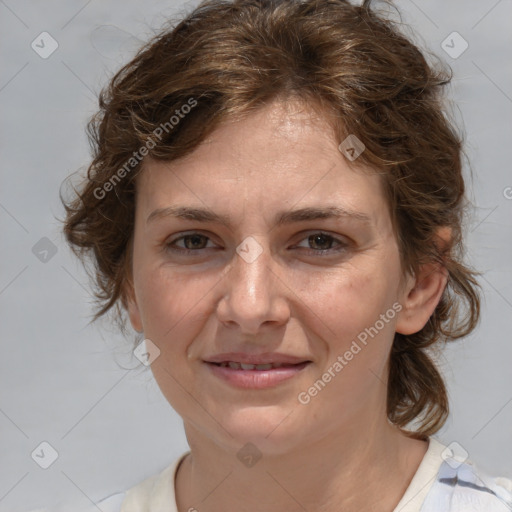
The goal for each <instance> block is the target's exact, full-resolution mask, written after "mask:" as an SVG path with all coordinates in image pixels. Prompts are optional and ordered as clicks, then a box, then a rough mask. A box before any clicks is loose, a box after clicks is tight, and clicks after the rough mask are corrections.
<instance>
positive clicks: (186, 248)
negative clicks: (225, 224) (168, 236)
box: [165, 233, 212, 254]
mask: <svg viewBox="0 0 512 512" xmlns="http://www.w3.org/2000/svg"><path fill="white" fill-rule="evenodd" d="M209 241H210V242H211V240H210V238H209V237H207V236H206V235H203V234H201V233H189V234H187V235H182V236H180V237H178V238H175V239H174V240H171V241H169V242H166V243H165V249H166V250H169V251H174V252H180V253H186V254H189V253H192V252H198V251H199V250H201V249H208V248H210V247H212V246H210V247H207V244H208V242H209ZM178 243H180V244H182V246H179V245H178Z"/></svg>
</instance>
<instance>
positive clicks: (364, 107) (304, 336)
mask: <svg viewBox="0 0 512 512" xmlns="http://www.w3.org/2000/svg"><path fill="white" fill-rule="evenodd" d="M448 82H449V75H448V74H447V73H446V72H445V71H443V70H441V69H435V68H434V67H433V66H430V65H429V64H428V63H427V62H426V60H425V58H424V56H423V55H422V54H421V52H420V51H419V50H418V49H417V48H416V47H415V46H414V45H413V44H412V43H411V42H410V41H408V40H407V39H406V38H405V37H404V36H403V35H401V33H400V32H399V31H398V29H397V27H396V26H394V25H393V23H392V22H390V21H388V20H387V18H386V17H385V16H384V15H383V14H382V15H379V14H378V13H377V12H376V11H374V10H373V9H372V8H371V6H370V2H368V1H365V2H363V5H362V6H354V5H351V4H349V3H348V2H344V1H341V0H336V1H335V0H325V1H315V0H305V1H301V2H299V1H291V0H282V1H256V0H240V1H235V2H234V3H231V2H226V1H222V0H211V1H207V2H205V3H203V4H201V5H200V6H199V7H198V8H197V9H195V10H194V11H193V12H192V13H191V14H190V15H189V16H188V17H187V18H186V19H185V20H183V21H182V22H181V23H179V24H178V25H177V26H176V27H175V28H174V29H171V30H169V31H164V32H162V33H161V34H160V35H159V36H158V37H156V38H155V39H154V40H153V41H151V42H150V43H149V44H148V45H147V46H145V47H144V48H143V49H142V50H141V52H139V54H138V55H137V56H136V57H135V58H134V60H133V61H132V62H130V63H129V64H128V65H126V66H125V67H124V68H123V69H122V70H121V71H119V72H118V73H117V75H116V76H115V77H114V78H113V79H112V81H111V82H110V84H109V87H108V88H107V89H106V90H105V91H103V92H102V94H101V97H100V111H99V112H98V114H97V115H96V116H95V118H94V119H93V120H92V121H91V124H90V133H91V136H92V140H93V141H94V144H95V154H94V160H93V161H92V163H91V165H90V168H89V173H88V179H87V180H86V181H85V182H84V184H83V187H82V189H81V190H80V193H79V197H77V198H75V199H73V200H69V201H67V202H66V209H67V219H66V224H65V233H66V236H67V239H68V241H69V242H70V244H71V245H72V247H73V248H74V249H75V251H76V252H77V253H78V254H80V255H81V256H82V257H84V258H86V257H89V256H90V257H92V259H93V262H94V264H95V268H96V275H95V278H96V279H95V283H96V293H97V297H98V299H99V301H100V302H99V309H98V313H97V316H98V317H99V316H101V315H103V314H105V313H107V312H109V311H117V314H118V315H117V318H118V320H119V321H120V323H121V325H124V323H125V321H127V318H126V316H125V315H124V313H126V314H127V316H128V318H129V320H130V322H131V325H132V326H133V328H134V329H135V330H136V331H137V332H138V333H140V337H139V339H138V340H137V348H136V349H135V353H136V355H137V356H138V357H139V358H141V360H143V361H145V362H146V363H147V364H151V369H152V372H153V374H154V376H155V379H156V381H157V383H158V385H159V387H160V389H161V391H162V393H163V394H164V396H165V397H166V398H167V400H168V401H169V403H170V405H171V406H172V407H173V408H174V409H175V410H176V411H177V412H178V413H179V414H180V415H181V416H182V418H183V421H184V427H185V431H186V435H187V439H188V442H189V445H190V451H189V452H187V453H186V454H184V455H183V456H182V457H181V458H180V459H179V460H177V461H174V462H173V463H172V464H171V465H169V466H168V467H167V468H166V469H165V470H164V471H163V472H161V473H160V474H157V475H154V476H153V477H151V478H149V479H147V480H145V481H143V482H141V483H140V484H138V485H136V486H134V487H133V488H131V489H129V490H128V491H127V492H122V493H119V494H116V495H113V496H111V497H109V498H107V499H106V500H103V501H102V502H100V503H99V504H98V507H100V508H101V510H103V511H107V510H108V511H112V512H113V511H116V512H118V511H121V512H135V511H137V512H143V511H151V512H155V511H166V512H171V511H179V512H185V511H189V512H190V511H199V512H210V511H225V510H246V511H256V510H258V511H259V510H265V511H267V512H274V511H276V512H277V511H282V510H297V511H300V510H307V511H325V512H330V511H339V510H343V511H345V512H352V511H361V510H379V511H381V512H387V511H389V512H391V511H395V512H399V511H400V512H412V511H416V512H418V511H420V510H421V511H422V512H434V511H435V512H440V511H450V512H458V511H462V510H464V511H465V510H468V509H469V507H472V508H470V509H471V510H478V511H482V512H483V511H486V512H487V511H490V510H492V511H493V512H498V511H509V510H511V509H512V482H511V481H510V480H508V479H505V478H501V479H499V478H498V479H496V478H491V477H489V476H487V475H485V474H484V473H482V472H481V471H479V470H477V469H476V467H475V466H474V465H473V464H472V463H471V462H469V459H468V457H467V453H466V452H465V450H464V449H463V447H461V446H459V445H457V444H456V443H455V444H452V445H450V446H448V447H446V446H444V445H442V444H441V443H440V442H439V441H437V440H435V439H434V438H433V437H431V436H432V435H433V434H434V433H435V432H437V431H438V430H439V429H440V428H441V427H442V425H443V424H444V422H445V420H446V417H447V415H448V400H447V393H446V388H445V385H444V383H443V379H442V377H441V375H440V374H439V372H438V370H437V369H436V367H435V365H434V363H433V361H432V359H431V357H430V355H431V354H430V351H431V349H435V348H437V347H438V345H440V344H442V343H444V342H446V341H450V340H454V339H456V338H460V337H463V336H465V335H467V334H468V333H470V332H471V331H472V330H473V329H474V327H475V325H476V323H477V321H478V317H479V297H478V292H477V283H476V280H475V274H474V273H473V272H472V271H471V270H470V269H468V268H467V267H466V266H465V265H464V263H463V261H462V260H461V253H462V240H461V222H462V215H463V210H464V181H463V177H462V170H461V147H462V143H461V140H460V138H459V137H458V136H457V134H456V132H455V129H454V128H453V127H452V126H451V124H450V122H449V121H448V120H447V118H446V116H445V115H444V111H443V104H442V101H441V100H442V98H441V88H442V86H443V85H445V84H446V83H448ZM142 338H144V339H145V341H144V343H143V345H139V342H140V340H141V339H142Z"/></svg>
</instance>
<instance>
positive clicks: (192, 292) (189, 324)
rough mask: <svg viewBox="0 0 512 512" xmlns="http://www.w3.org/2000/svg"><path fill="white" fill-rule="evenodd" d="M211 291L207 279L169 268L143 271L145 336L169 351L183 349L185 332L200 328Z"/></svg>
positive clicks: (141, 299) (141, 289) (140, 297)
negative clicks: (209, 291) (207, 297)
mask: <svg viewBox="0 0 512 512" xmlns="http://www.w3.org/2000/svg"><path fill="white" fill-rule="evenodd" d="M210 288H211V286H210V285H209V284H208V282H207V280H205V278H204V276H203V277H202V278H199V277H194V276H190V275H187V276H185V275H184V274H182V273H181V274H180V273H179V272H173V271H172V270H171V269H169V268H166V267H159V268H154V269H148V270H147V271H146V272H144V274H142V275H141V280H140V286H139V294H138V302H139V307H140V310H141V316H142V322H143V325H144V332H145V335H146V337H147V338H149V339H154V340H155V341H156V342H157V343H158V342H160V343H159V345H161V346H162V347H165V348H166V349H168V348H172V350H178V349H179V348H180V347H183V346H184V345H185V344H186V338H185V337H184V336H183V334H184V330H188V331H190V330H194V328H198V329H199V328H200V326H201V320H200V319H201V318H203V317H204V315H205V313H204V308H205V307H206V300H205V298H206V296H207V294H208V290H209V289H210ZM188 337H190V334H189V335H188Z"/></svg>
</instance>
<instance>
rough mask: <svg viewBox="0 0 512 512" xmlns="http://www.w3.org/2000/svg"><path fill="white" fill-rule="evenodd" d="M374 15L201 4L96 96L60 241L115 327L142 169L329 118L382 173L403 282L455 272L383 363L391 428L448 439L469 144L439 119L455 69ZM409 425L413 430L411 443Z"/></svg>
mask: <svg viewBox="0 0 512 512" xmlns="http://www.w3.org/2000/svg"><path fill="white" fill-rule="evenodd" d="M370 4H371V1H370V0H365V1H363V3H362V5H360V6H356V5H353V4H351V3H349V2H348V1H344V0H235V1H233V2H231V1H227V0H207V1H205V2H203V3H201V4H200V5H199V6H198V7H197V8H196V9H194V10H193V11H192V12H191V13H190V14H189V15H188V16H186V17H185V18H184V19H182V20H181V21H179V22H178V23H177V24H175V25H171V26H169V27H166V28H165V29H164V30H163V31H161V32H160V33H159V34H158V35H157V36H156V37H154V38H153V39H152V40H151V41H150V42H149V43H147V44H146V45H145V46H144V47H143V48H142V49H141V50H140V51H139V53H138V54H137V55H136V56H135V58H134V59H133V60H132V61H131V62H129V63H128V64H126V65H125V66H124V67H123V68H122V69H121V70H120V71H118V72H117V74H115V76H114V77H113V78H112V79H111V81H110V82H109V84H108V86H107V87H106V88H105V89H103V90H102V91H101V93H100V96H99V111H98V112H97V113H96V114H95V116H94V117H93V118H92V119H91V120H90V121H89V124H88V133H89V137H90V141H91V145H92V148H93V151H94V154H93V160H92V162H91V164H90V166H89V168H88V172H87V179H85V180H84V181H83V183H82V185H81V186H80V187H79V190H78V191H77V195H76V196H74V197H73V198H71V199H69V200H66V199H64V198H62V201H63V203H64V205H65V208H66V215H67V217H66V219H65V221H64V222H65V226H64V232H65V235H66V238H67V240H68V242H69V243H70V245H71V246H72V248H73V250H74V251H75V253H76V254H77V255H78V256H79V257H81V259H82V261H83V262H84V263H86V262H92V264H93V268H92V277H93V280H94V285H95V296H96V298H97V301H98V308H97V311H96V314H95V316H94V319H97V318H99V317H100V316H102V315H104V314H105V313H107V312H109V311H112V312H114V313H116V315H115V318H116V319H117V320H119V319H120V318H121V317H122V316H123V313H125V311H126V306H127V302H126V298H127V295H126V293H127V283H129V281H130V279H131V277H130V276H131V253H132V246H131V244H132V235H133V230H134V211H135V178H136V176H137V174H138V172H140V170H141V164H142V161H143V160H144V156H145V155H149V156H150V157H152V158H154V159H157V160H165V161H171V160H174V159H177V158H179V157H182V156H185V155H187V154H188V153H190V152H192V151H193V150H194V149H195V148H196V147H197V146H198V145H199V144H200V143H201V142H202V141H203V140H204V139H205V138H206V137H207V136H208V135H209V134H210V133H211V132H212V131H213V130H215V128H216V127H217V126H218V125H219V123H221V122H222V121H225V120H227V119H235V118H242V117H243V116H244V115H248V114H250V113H251V112H254V111H255V110H256V109H258V108H260V107H261V106H263V105H266V104H268V103H270V102H272V101H274V100H276V99H284V100H287V99H290V98H298V99H300V100H302V101H304V102H306V103H307V104H309V105H310V106H315V107H316V108H318V107H320V109H321V110H322V112H323V115H324V116H325V118H326V119H329V121H330V123H331V125H332V127H333V129H334V131H335V134H336V136H337V137H339V141H342V140H344V139H345V137H346V136H347V135H348V134H353V135H355V136H357V138H358V139H360V140H361V141H363V142H364V144H365V146H366V149H365V151H364V152H363V153H362V154H361V156H360V157H359V160H358V163H359V162H361V163H362V164H366V165H367V166H369V167H370V168H372V169H375V170H377V171H378V172H379V173H380V174H381V176H382V179H383V182H384V183H385V188H386V191H387V196H388V202H389V208H390V212H391V215H392V220H393V226H394V230H395V234H396V237H397V240H398V243H399V248H400V257H401V263H402V270H403V272H404V274H405V273H407V272H409V273H411V274H413V275H414V274H415V273H417V271H418V269H419V268H420V266H421V265H422V264H423V263H425V262H432V261H435V262H441V263H442V265H444V267H445V268H446V271H447V273H448V283H447V286H446V288H445V290H444V292H443V295H442V298H441V300H440V302H439V304H438V306H437V308H436V309H435V312H434V313H433V314H432V316H431V318H430V319H429V321H428V322H427V324H426V325H425V326H424V328H423V329H422V330H421V331H419V332H417V333H415V334H411V335H402V334H399V333H396V334H395V339H394V342H393V347H392V350H391V354H390V361H389V364H390V366H389V372H390V373H389V381H388V395H387V414H388V418H389V420H390V421H391V422H392V423H394V424H395V425H397V426H398V427H400V428H402V429H403V430H404V432H405V433H406V434H407V435H410V436H411V437H415V438H420V439H421V438H425V436H427V435H430V434H432V433H435V432H437V431H438V430H439V429H440V428H441V427H442V426H443V424H444V423H445V421H446V418H447V415H448V410H449V409H448V398H447V391H446V386H445V383H444V381H443V378H442V376H441V374H440V373H439V371H438V370H437V368H436V365H435V364H434V361H433V358H432V356H431V355H429V351H428V350H427V349H428V348H429V347H430V348H433V347H432V345H433V344H434V343H436V342H441V341H442V342H447V341H450V340H454V339H457V338H460V337H463V336H465V335H467V334H468V333H470V332H471V331H472V330H473V329H474V327H475V326H476V324H477V322H478V319H479V315H480V299H479V294H478V283H477V282H476V279H475V277H476V273H475V272H474V271H472V270H470V269H469V268H468V267H467V266H465V265H464V263H463V244H462V236H461V232H462V225H463V218H464V211H465V205H466V201H465V186H464V179H463V173H462V155H463V150H462V137H461V136H460V135H458V134H457V131H456V129H455V128H454V123H453V122H451V121H450V120H449V119H448V116H447V115H446V113H445V111H444V104H443V96H442V94H441V93H442V90H443V86H444V85H446V84H448V83H449V82H450V80H451V78H452V77H451V71H450V70H449V68H448V70H447V69H445V67H444V66H442V65H440V64H439V62H438V63H437V64H436V65H434V64H429V63H428V62H427V59H426V58H425V56H424V55H423V53H422V52H421V51H420V50H419V49H418V47H417V46H416V45H415V44H414V43H413V42H411V41H410V40H409V37H408V36H406V35H404V34H403V31H401V30H400V28H399V27H400V25H399V24H398V23H396V22H393V21H392V20H391V19H390V17H389V16H387V15H384V14H381V13H378V12H377V10H376V9H374V8H373V7H372V6H371V5H370ZM184 105H188V106H189V107H187V109H185V107H184ZM185 112H186V116H185V115H180V114H181V113H185ZM173 117H174V118H176V119H178V123H176V122H175V121H172V118H173ZM164 132H165V133H164ZM155 137H156V138H158V139H159V140H158V143H155ZM439 227H448V228H449V229H450V230H451V233H452V239H451V243H450V244H449V246H448V247H444V248H440V246H439V244H437V243H435V236H436V231H437V229H438V228H439ZM86 266H87V265H86ZM119 321H120V325H123V320H119ZM437 346H438V345H437V344H436V347H437ZM413 420H414V421H415V422H416V423H417V426H416V428H415V429H414V430H412V431H408V430H406V429H405V426H406V425H407V424H409V423H410V422H412V421H413Z"/></svg>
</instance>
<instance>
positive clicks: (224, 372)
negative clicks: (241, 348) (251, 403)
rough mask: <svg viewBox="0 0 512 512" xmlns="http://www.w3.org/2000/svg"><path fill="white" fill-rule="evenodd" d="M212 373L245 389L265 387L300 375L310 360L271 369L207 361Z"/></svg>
mask: <svg viewBox="0 0 512 512" xmlns="http://www.w3.org/2000/svg"><path fill="white" fill-rule="evenodd" d="M206 364H207V366H208V367H209V368H210V370H211V371H212V373H213V374H214V375H215V376H217V377H219V378H221V379H223V380H224V381H226V382H228V383H229V384H231V385H233V386H236V387H239V388H244V389H265V388H270V387H273V386H276V385H277V384H279V383H280V382H283V381H285V380H288V379H291V378H292V377H295V376H296V375H298V374H299V373H300V372H301V371H302V370H303V369H304V368H306V366H308V364H309V362H304V363H301V364H296V365H293V366H283V367H281V368H273V369H271V370H242V369H240V370H235V369H234V368H230V367H229V366H219V365H216V364H214V363H206Z"/></svg>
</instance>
